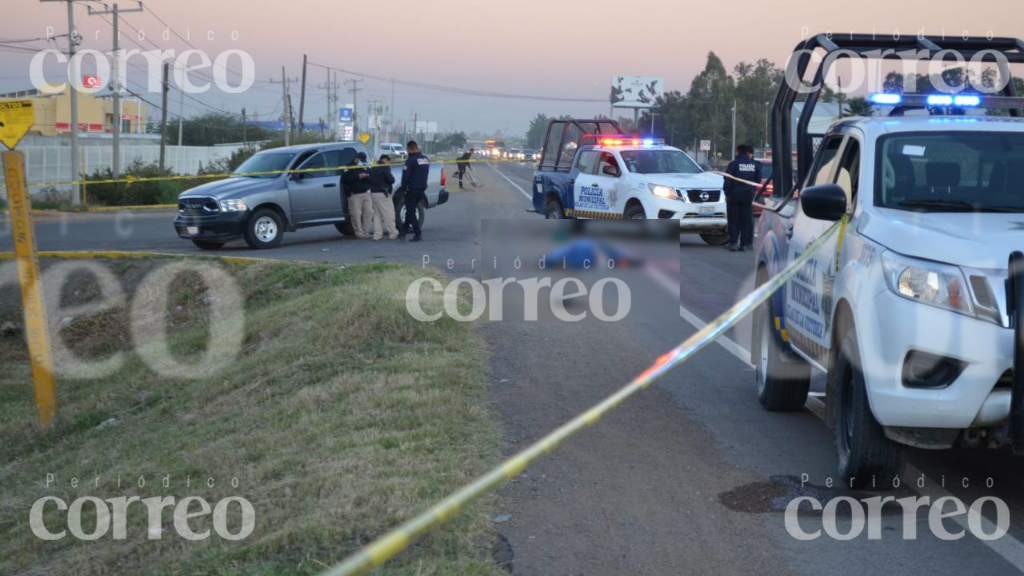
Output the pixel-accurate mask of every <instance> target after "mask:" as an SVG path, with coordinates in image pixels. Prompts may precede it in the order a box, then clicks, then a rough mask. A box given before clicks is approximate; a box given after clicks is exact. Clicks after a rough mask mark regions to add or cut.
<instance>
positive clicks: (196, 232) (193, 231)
mask: <svg viewBox="0 0 1024 576" xmlns="http://www.w3.org/2000/svg"><path fill="white" fill-rule="evenodd" d="M185 230H187V231H188V233H189V235H191V236H198V235H199V226H187V227H186V228H185Z"/></svg>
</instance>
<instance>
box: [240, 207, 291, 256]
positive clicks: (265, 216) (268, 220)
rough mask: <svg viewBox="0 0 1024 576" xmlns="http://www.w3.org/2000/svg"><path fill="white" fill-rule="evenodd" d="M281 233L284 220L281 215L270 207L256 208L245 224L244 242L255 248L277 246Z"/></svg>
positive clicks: (263, 248) (261, 248)
mask: <svg viewBox="0 0 1024 576" xmlns="http://www.w3.org/2000/svg"><path fill="white" fill-rule="evenodd" d="M283 235H284V222H283V221H282V219H281V215H280V214H278V213H277V212H275V211H274V210H271V209H270V208H260V209H258V210H256V211H255V212H253V213H252V216H249V221H248V222H246V224H245V243H246V244H248V245H249V247H251V248H254V249H256V250H266V249H267V248H273V247H275V246H277V245H278V244H280V243H281V237H282V236H283Z"/></svg>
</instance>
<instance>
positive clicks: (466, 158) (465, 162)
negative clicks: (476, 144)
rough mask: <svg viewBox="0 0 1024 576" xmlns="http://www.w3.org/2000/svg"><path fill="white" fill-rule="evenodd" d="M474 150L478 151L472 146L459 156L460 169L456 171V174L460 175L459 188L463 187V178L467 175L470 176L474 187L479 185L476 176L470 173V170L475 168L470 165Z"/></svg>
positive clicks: (470, 181)
mask: <svg viewBox="0 0 1024 576" xmlns="http://www.w3.org/2000/svg"><path fill="white" fill-rule="evenodd" d="M474 152H476V150H473V149H472V148H470V149H469V150H467V151H466V153H465V154H463V155H462V156H459V161H458V163H457V164H456V166H458V168H459V171H458V172H456V175H458V177H459V190H462V189H463V186H462V178H463V177H466V176H468V177H469V183H470V184H472V185H473V187H474V188H475V187H476V186H477V181H476V178H474V177H473V175H472V174H470V173H469V171H470V170H472V169H473V168H472V166H470V165H469V162H470V160H472V158H473V153H474Z"/></svg>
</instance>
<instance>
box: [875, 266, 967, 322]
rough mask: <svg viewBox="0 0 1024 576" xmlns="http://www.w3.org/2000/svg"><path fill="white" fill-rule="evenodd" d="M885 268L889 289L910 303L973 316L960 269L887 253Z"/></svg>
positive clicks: (883, 267) (964, 280) (965, 282)
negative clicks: (911, 301)
mask: <svg viewBox="0 0 1024 576" xmlns="http://www.w3.org/2000/svg"><path fill="white" fill-rule="evenodd" d="M882 269H883V271H884V272H885V282H886V284H888V285H889V289H890V290H892V291H893V292H895V293H896V295H898V296H902V297H904V298H906V299H908V300H914V301H916V302H921V303H924V304H930V305H932V306H935V307H938V308H944V309H946V310H952V311H953V312H959V313H961V314H967V315H969V316H974V315H975V314H974V308H973V306H971V300H970V297H969V296H968V293H967V281H966V279H965V278H964V274H963V272H961V271H960V268H958V267H956V266H952V265H949V264H942V263H940V262H932V261H930V260H918V259H917V258H910V257H907V256H902V255H899V254H895V253H893V252H884V253H883V254H882Z"/></svg>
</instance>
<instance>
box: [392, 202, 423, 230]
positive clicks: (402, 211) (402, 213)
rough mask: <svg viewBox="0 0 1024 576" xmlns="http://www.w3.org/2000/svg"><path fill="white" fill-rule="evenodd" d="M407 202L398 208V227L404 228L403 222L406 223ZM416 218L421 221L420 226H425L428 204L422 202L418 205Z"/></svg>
mask: <svg viewBox="0 0 1024 576" xmlns="http://www.w3.org/2000/svg"><path fill="white" fill-rule="evenodd" d="M405 211H406V208H405V204H402V207H401V208H399V210H398V229H399V230H401V229H402V224H403V223H405ZM416 219H417V220H419V221H420V228H423V223H424V222H426V221H427V205H426V204H424V203H423V202H420V203H419V205H417V206H416Z"/></svg>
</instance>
